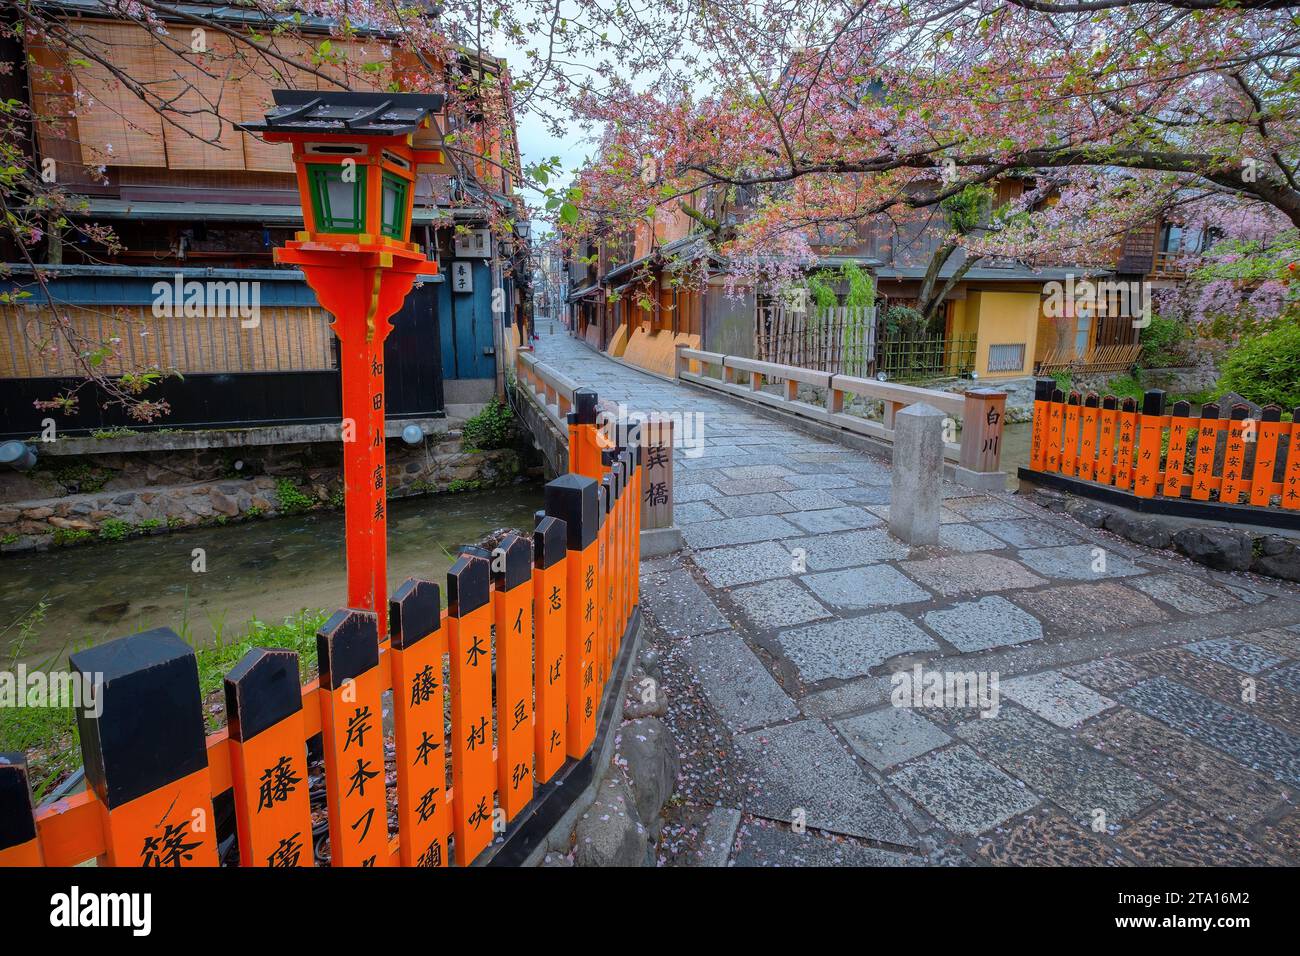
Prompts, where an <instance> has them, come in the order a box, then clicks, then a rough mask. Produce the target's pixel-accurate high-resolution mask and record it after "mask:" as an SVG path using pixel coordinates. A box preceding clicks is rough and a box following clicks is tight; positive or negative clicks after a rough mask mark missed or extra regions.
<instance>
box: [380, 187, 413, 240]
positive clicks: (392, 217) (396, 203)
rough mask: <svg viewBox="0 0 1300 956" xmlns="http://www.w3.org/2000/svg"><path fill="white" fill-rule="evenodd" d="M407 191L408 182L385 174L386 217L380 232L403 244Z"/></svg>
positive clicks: (384, 197)
mask: <svg viewBox="0 0 1300 956" xmlns="http://www.w3.org/2000/svg"><path fill="white" fill-rule="evenodd" d="M406 190H407V182H406V180H404V179H402V178H400V177H398V176H394V175H393V174H392V173H384V188H383V200H384V217H383V222H382V223H381V225H380V232H382V233H383V234H384V235H385V236H389V237H390V238H393V239H397V240H399V241H403V242H404V241H405V240H406Z"/></svg>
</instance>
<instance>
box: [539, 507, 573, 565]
mask: <svg viewBox="0 0 1300 956" xmlns="http://www.w3.org/2000/svg"><path fill="white" fill-rule="evenodd" d="M537 514H538V518H537V527H536V529H535V530H534V531H533V564H534V565H536V566H537V567H539V568H549V567H551V566H552V565H555V564H557V563H559V562H560V561H562V560H563V559H564V556H565V554H566V553H567V552H566V550H565V546H564V545H565V539H566V538H567V537H568V530H569V529H568V525H567V524H565V522H564V519H562V518H552V517H551V516H550V515H548V514H547V513H546V512H545V511H539V512H537Z"/></svg>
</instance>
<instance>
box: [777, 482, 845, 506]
mask: <svg viewBox="0 0 1300 956" xmlns="http://www.w3.org/2000/svg"><path fill="white" fill-rule="evenodd" d="M785 480H786V481H787V482H789V483H790V484H792V485H794V486H795V487H796V488H798V489H800V490H801V491H811V490H813V489H823V490H824V489H827V488H830V489H841V488H857V487H859V485H858V484H857V483H856V482H855V481H854V480H853V479H852V478H851V477H850V476H848V475H790V476H789V477H787V478H786V479H785ZM835 497H836V498H839V497H840V496H839V495H838V494H837V495H836V496H835ZM839 503H840V504H843V502H839Z"/></svg>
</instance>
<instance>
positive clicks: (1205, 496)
mask: <svg viewBox="0 0 1300 956" xmlns="http://www.w3.org/2000/svg"><path fill="white" fill-rule="evenodd" d="M1218 420H1219V406H1218V405H1215V404H1214V403H1213V402H1211V403H1210V404H1208V405H1202V406H1201V417H1200V419H1199V421H1197V423H1196V459H1195V461H1194V463H1193V465H1192V497H1193V498H1195V499H1196V500H1197V501H1208V500H1209V499H1210V492H1211V491H1212V490H1213V488H1214V487H1215V485H1216V481H1215V478H1214V450H1215V445H1216V444H1217V443H1218V437H1219V425H1218Z"/></svg>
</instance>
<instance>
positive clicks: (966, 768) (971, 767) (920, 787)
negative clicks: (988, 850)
mask: <svg viewBox="0 0 1300 956" xmlns="http://www.w3.org/2000/svg"><path fill="white" fill-rule="evenodd" d="M889 780H890V782H891V783H893V784H894V785H895V786H897V787H898V788H899V789H901V790H902V791H903V792H904V793H906V794H907V795H908V796H910V797H911V798H912V799H913V800H915V801H916V802H917V803H919V804H920V805H921V806H922V807H924V808H925V809H926V811H927V812H929V814H930V815H931V816H932V817H934V818H935V819H936V820H938V821H939V822H940V823H942V824H943V825H944V826H946V827H947V828H948V829H949V830H952V831H953V832H954V833H961V834H966V835H967V836H975V835H977V834H980V833H983V832H984V831H986V830H991V829H992V828H993V827H995V826H997V825H998V824H999V823H1002V822H1003V821H1005V820H1009V819H1010V818H1011V817H1014V816H1015V815H1016V814H1018V813H1023V812H1024V811H1026V810H1028V809H1029V808H1030V807H1033V806H1035V805H1036V804H1037V803H1038V797H1037V796H1036V795H1035V794H1034V793H1033V792H1031V791H1030V790H1028V789H1027V788H1026V787H1025V786H1024V785H1022V784H1021V783H1019V782H1017V781H1016V780H1013V779H1012V778H1011V777H1008V776H1007V775H1006V774H1005V773H1003V772H1002V771H1001V770H999V769H998V768H997V767H995V766H993V765H992V764H990V763H989V762H987V761H986V760H984V759H982V758H981V757H980V756H979V755H978V754H977V753H975V751H973V750H971V749H970V748H969V747H967V746H965V745H964V744H959V745H957V746H955V747H948V748H947V749H945V750H936V751H934V752H933V753H930V754H929V755H927V756H924V757H919V758H917V759H916V760H914V761H912V762H911V763H908V764H904V765H903V766H902V767H901V768H900V769H898V770H896V771H894V772H893V773H892V774H890V776H889Z"/></svg>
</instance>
